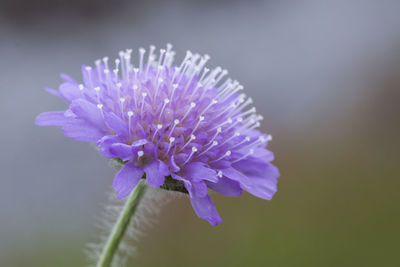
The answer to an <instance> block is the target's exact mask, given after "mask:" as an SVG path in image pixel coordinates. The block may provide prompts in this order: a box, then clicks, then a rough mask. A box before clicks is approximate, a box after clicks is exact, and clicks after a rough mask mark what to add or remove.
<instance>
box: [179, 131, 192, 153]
mask: <svg viewBox="0 0 400 267" xmlns="http://www.w3.org/2000/svg"><path fill="white" fill-rule="evenodd" d="M193 140H196V136H195V135H194V134H191V135H190V138H189V140H188V141H187V142H186V143H185V144H184V145H183V147H182V148H181V149H180V150H179V151H182V150H184V149H185V147H187V145H189V144H190V142H192V141H193Z"/></svg>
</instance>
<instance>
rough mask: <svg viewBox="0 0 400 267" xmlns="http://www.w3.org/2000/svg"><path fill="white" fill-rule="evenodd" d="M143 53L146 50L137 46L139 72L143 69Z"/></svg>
mask: <svg viewBox="0 0 400 267" xmlns="http://www.w3.org/2000/svg"><path fill="white" fill-rule="evenodd" d="M144 53H146V50H145V49H144V48H143V47H141V48H139V69H140V72H142V71H143V56H144Z"/></svg>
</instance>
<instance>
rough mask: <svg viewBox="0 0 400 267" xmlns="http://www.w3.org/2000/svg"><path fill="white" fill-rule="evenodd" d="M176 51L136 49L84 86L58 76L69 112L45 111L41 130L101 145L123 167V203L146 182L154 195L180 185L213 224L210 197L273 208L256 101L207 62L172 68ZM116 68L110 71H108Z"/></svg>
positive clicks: (103, 63)
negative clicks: (246, 197) (250, 199)
mask: <svg viewBox="0 0 400 267" xmlns="http://www.w3.org/2000/svg"><path fill="white" fill-rule="evenodd" d="M171 48H172V46H171V45H169V44H168V45H167V47H166V49H160V52H159V54H158V56H156V54H155V47H154V46H150V49H149V52H148V55H147V56H145V53H146V51H145V49H143V48H140V49H139V53H138V56H137V57H138V60H137V65H133V63H132V62H131V57H132V50H126V51H121V52H120V53H119V58H118V59H116V60H115V62H113V64H111V63H110V62H109V60H108V58H107V57H105V58H103V59H102V60H96V61H95V65H94V67H90V66H83V67H82V76H83V82H82V83H79V82H77V81H75V80H74V79H72V78H70V77H68V76H66V75H62V78H63V79H64V83H62V84H61V85H60V88H59V90H58V91H56V90H53V89H48V91H49V92H50V93H52V94H54V95H56V96H59V97H61V98H64V99H65V100H67V101H68V102H69V107H68V109H67V110H66V111H56V112H46V113H42V114H40V115H39V116H38V117H37V118H36V123H37V124H38V125H42V126H47V125H55V126H61V127H62V130H63V132H64V134H65V135H66V136H68V137H71V138H73V139H75V140H78V141H88V142H96V144H97V146H98V147H99V149H100V152H101V154H102V155H103V156H105V157H107V158H112V159H118V160H120V161H122V162H123V163H124V165H123V167H122V168H121V170H120V171H119V172H118V173H117V175H116V177H115V179H114V182H113V186H114V188H115V189H116V191H117V196H118V198H124V197H126V196H127V195H129V194H130V192H131V191H132V190H133V188H134V187H135V186H136V184H137V183H138V181H139V180H140V179H142V178H143V177H145V179H146V180H147V183H148V184H149V185H150V186H154V187H167V186H166V185H168V184H176V185H182V188H183V190H184V191H186V192H187V193H188V194H189V196H190V200H191V203H192V206H193V208H194V210H195V212H196V214H197V215H198V216H199V217H200V218H203V219H206V220H207V221H209V222H210V223H211V224H212V225H216V224H218V223H220V222H222V219H221V218H220V216H219V215H218V213H217V211H216V209H215V207H214V204H213V202H212V200H211V199H210V197H209V195H208V188H210V189H211V190H214V191H216V192H219V193H221V194H223V195H227V196H239V195H240V194H241V193H242V190H246V191H248V192H249V193H251V194H253V195H255V196H257V197H260V198H263V199H268V200H269V199H271V198H272V196H273V195H274V193H275V192H276V190H277V179H278V176H279V172H278V169H277V168H276V167H275V166H273V165H272V164H271V163H270V162H271V161H272V160H273V154H272V152H270V151H269V150H267V149H266V145H267V143H268V141H270V140H271V136H270V135H265V134H262V133H261V132H259V131H258V130H256V128H257V127H258V126H259V125H260V121H261V120H262V116H261V115H257V114H256V109H255V108H254V107H249V106H250V105H251V104H252V99H251V98H246V95H245V94H244V93H243V92H242V90H243V86H242V85H240V84H239V83H238V82H237V81H233V80H231V79H229V78H225V76H226V75H227V73H228V72H227V71H226V70H224V69H222V68H220V67H217V68H215V69H213V70H210V69H208V68H206V67H205V65H206V63H207V61H208V60H209V56H208V55H204V56H201V55H199V54H193V53H191V52H190V51H188V52H187V53H186V56H185V58H184V59H183V61H182V62H181V63H180V64H179V65H174V64H173V59H174V55H175V52H174V51H172V50H171ZM111 66H113V67H111Z"/></svg>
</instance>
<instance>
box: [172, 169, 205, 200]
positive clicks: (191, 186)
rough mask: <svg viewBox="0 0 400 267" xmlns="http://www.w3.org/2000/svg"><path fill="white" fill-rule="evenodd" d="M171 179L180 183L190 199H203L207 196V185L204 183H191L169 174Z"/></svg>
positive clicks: (183, 178)
mask: <svg viewBox="0 0 400 267" xmlns="http://www.w3.org/2000/svg"><path fill="white" fill-rule="evenodd" d="M171 176H172V178H174V179H175V180H179V181H182V182H183V184H184V185H185V188H186V190H187V191H188V193H189V196H190V197H200V198H201V197H205V196H206V195H207V193H208V192H207V185H206V183H205V182H203V181H200V182H193V181H190V180H188V179H187V178H185V177H182V176H180V175H177V174H175V173H171Z"/></svg>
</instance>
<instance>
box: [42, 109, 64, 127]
mask: <svg viewBox="0 0 400 267" xmlns="http://www.w3.org/2000/svg"><path fill="white" fill-rule="evenodd" d="M66 120H67V119H66V118H65V116H64V111H53V112H44V113H41V114H39V115H38V116H37V117H36V119H35V123H36V125H40V126H62V125H63V124H64V123H65V122H66Z"/></svg>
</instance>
